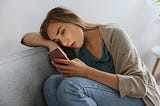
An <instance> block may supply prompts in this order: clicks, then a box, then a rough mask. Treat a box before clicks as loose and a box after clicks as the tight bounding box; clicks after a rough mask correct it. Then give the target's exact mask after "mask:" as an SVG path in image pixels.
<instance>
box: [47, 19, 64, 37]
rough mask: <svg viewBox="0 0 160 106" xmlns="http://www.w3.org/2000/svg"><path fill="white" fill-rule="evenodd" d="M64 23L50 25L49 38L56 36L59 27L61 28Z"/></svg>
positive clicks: (48, 28) (48, 29)
mask: <svg viewBox="0 0 160 106" xmlns="http://www.w3.org/2000/svg"><path fill="white" fill-rule="evenodd" d="M62 25H63V23H60V22H56V23H49V24H48V27H47V34H48V37H49V38H51V36H55V35H56V33H57V30H58V28H59V27H61V26H62Z"/></svg>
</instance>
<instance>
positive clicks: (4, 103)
mask: <svg viewBox="0 0 160 106" xmlns="http://www.w3.org/2000/svg"><path fill="white" fill-rule="evenodd" d="M47 52H48V51H47V49H46V48H43V47H36V48H32V49H28V50H24V51H22V52H19V53H17V54H15V55H12V56H7V57H4V58H1V59H0V106H45V101H44V98H43V93H42V85H43V82H44V80H45V79H46V78H48V77H49V76H50V75H52V74H53V73H55V72H53V66H52V65H51V64H50V60H49V57H48V55H47Z"/></svg>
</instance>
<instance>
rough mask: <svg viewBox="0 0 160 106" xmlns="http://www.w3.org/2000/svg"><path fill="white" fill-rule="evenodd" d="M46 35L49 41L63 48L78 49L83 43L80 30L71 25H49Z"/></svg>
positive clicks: (59, 23)
mask: <svg viewBox="0 0 160 106" xmlns="http://www.w3.org/2000/svg"><path fill="white" fill-rule="evenodd" d="M47 34H48V37H49V38H50V40H53V41H55V42H57V43H60V44H61V45H63V46H65V47H71V48H80V47H81V46H82V45H83V42H84V34H83V30H82V28H81V27H79V26H77V25H74V24H71V23H62V22H56V23H49V25H48V27H47Z"/></svg>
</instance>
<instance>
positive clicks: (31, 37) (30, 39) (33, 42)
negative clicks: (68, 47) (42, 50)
mask: <svg viewBox="0 0 160 106" xmlns="http://www.w3.org/2000/svg"><path fill="white" fill-rule="evenodd" d="M21 43H22V44H24V45H26V46H30V47H37V46H43V47H47V48H48V49H49V50H50V51H52V50H54V49H55V48H57V47H59V45H58V44H57V43H55V42H53V41H51V40H47V39H44V38H43V36H42V35H41V34H40V33H38V32H32V33H27V34H25V35H24V37H23V38H22V39H21Z"/></svg>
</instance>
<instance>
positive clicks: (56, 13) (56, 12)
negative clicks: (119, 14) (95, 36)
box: [40, 6, 101, 39]
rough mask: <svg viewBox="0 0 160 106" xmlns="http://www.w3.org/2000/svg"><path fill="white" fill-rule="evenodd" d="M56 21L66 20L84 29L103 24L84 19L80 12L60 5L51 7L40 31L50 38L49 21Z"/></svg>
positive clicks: (65, 21)
mask: <svg viewBox="0 0 160 106" xmlns="http://www.w3.org/2000/svg"><path fill="white" fill-rule="evenodd" d="M54 22H64V23H71V24H75V25H77V26H79V27H81V28H82V30H83V31H87V30H91V29H95V28H97V27H99V26H101V24H93V23H89V22H87V21H85V20H84V19H82V18H81V17H80V16H79V15H78V14H76V13H74V12H73V11H71V10H69V9H67V8H65V7H62V6H60V7H56V8H53V9H51V10H50V11H49V12H48V14H47V16H46V18H45V19H44V21H43V22H42V24H41V27H40V33H41V35H42V36H43V37H44V38H46V39H49V37H48V35H47V27H48V24H49V23H54Z"/></svg>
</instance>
